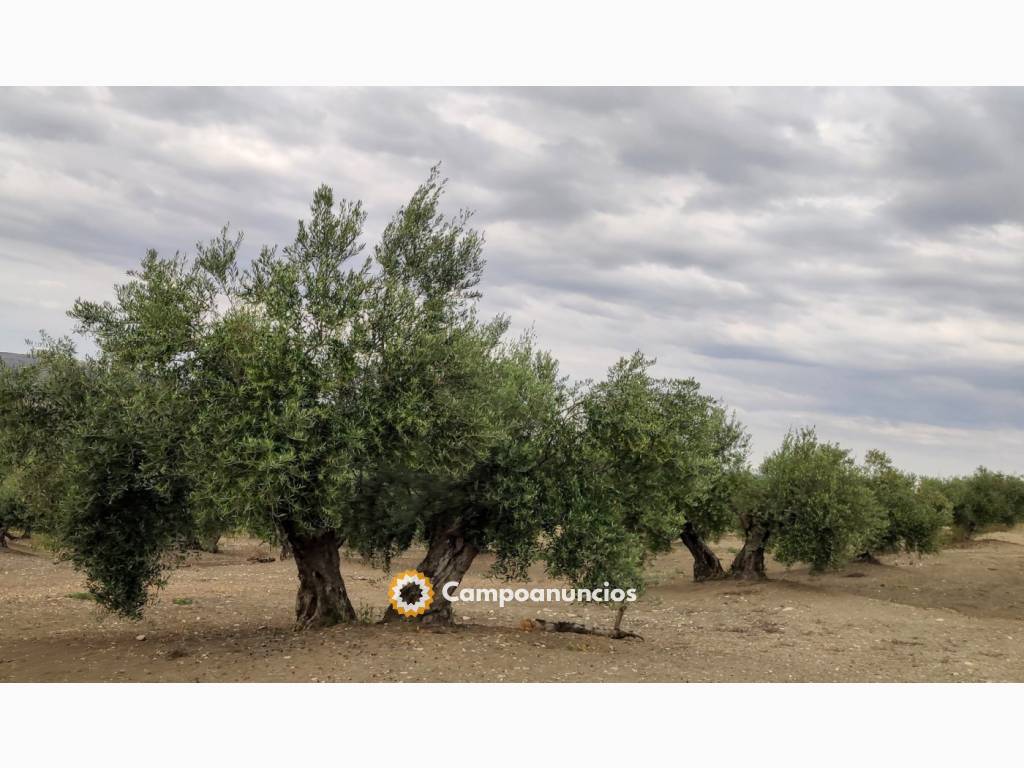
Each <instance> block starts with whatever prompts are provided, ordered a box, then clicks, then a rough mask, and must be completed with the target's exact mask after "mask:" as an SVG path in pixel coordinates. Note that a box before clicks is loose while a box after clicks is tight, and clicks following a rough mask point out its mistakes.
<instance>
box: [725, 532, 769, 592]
mask: <svg viewBox="0 0 1024 768" xmlns="http://www.w3.org/2000/svg"><path fill="white" fill-rule="evenodd" d="M767 541H768V531H767V530H766V529H765V527H764V526H763V525H761V524H760V523H754V524H752V525H750V526H749V527H748V528H747V536H746V540H745V541H744V542H743V548H742V549H741V550H740V551H739V552H737V553H736V558H735V559H734V560H733V561H732V567H731V568H730V569H729V575H730V576H731V577H732V578H734V579H749V580H751V581H756V580H760V579H764V578H765V573H764V547H765V544H766V543H767Z"/></svg>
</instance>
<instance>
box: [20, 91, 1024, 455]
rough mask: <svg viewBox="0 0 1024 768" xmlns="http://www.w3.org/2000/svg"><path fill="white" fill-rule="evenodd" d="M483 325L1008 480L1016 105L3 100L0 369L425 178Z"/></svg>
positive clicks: (883, 95) (455, 97)
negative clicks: (459, 218)
mask: <svg viewBox="0 0 1024 768" xmlns="http://www.w3.org/2000/svg"><path fill="white" fill-rule="evenodd" d="M438 161H440V162H441V163H442V169H443V173H444V175H446V176H447V177H448V178H449V179H450V183H449V191H448V195H447V204H448V206H449V209H450V211H451V212H455V211H456V210H457V209H458V208H460V207H466V208H472V209H474V210H475V211H476V212H477V213H476V219H475V222H476V226H477V227H478V228H479V229H482V230H483V231H484V232H485V234H486V238H487V246H486V257H487V262H488V265H487V270H486V274H485V279H484V284H483V290H484V293H485V298H484V302H483V308H484V310H485V311H486V312H488V313H497V312H503V313H507V314H509V315H510V316H511V317H512V319H513V321H514V324H515V326H516V327H519V328H527V327H531V326H532V327H533V328H534V329H535V330H536V333H537V336H538V337H539V340H540V342H541V344H543V345H544V346H546V347H548V348H549V349H551V350H552V351H553V352H554V353H555V354H556V355H557V356H558V357H559V358H560V359H561V361H562V365H563V369H564V371H565V372H566V373H568V374H570V375H572V376H574V377H586V376H593V377H597V376H600V375H602V373H603V371H604V370H605V369H606V368H607V366H609V365H610V364H611V363H612V362H613V361H614V360H615V359H616V358H617V357H619V356H620V355H623V354H627V353H629V352H631V351H633V350H635V349H637V348H641V349H643V350H644V351H646V352H648V353H649V354H651V355H653V356H656V357H657V358H658V366H657V369H656V370H657V372H658V373H660V374H661V375H666V376H669V375H673V376H676V375H678V376H694V377H696V378H697V379H698V380H700V381H701V382H702V383H703V385H704V386H705V388H706V389H707V390H708V391H710V392H711V393H713V394H716V395H718V396H720V397H721V398H723V399H724V401H725V402H726V403H727V404H728V405H729V406H731V407H732V408H734V409H735V410H736V411H737V413H738V415H739V416H740V418H741V419H742V420H743V421H744V422H745V423H746V424H747V425H748V427H749V429H750V431H751V433H752V436H753V448H754V457H755V459H756V458H759V457H760V456H762V455H763V454H764V453H766V452H768V451H770V450H771V449H772V448H774V447H775V446H776V445H777V444H778V442H779V441H780V439H781V438H782V435H783V434H784V433H785V431H786V429H787V428H789V427H790V426H798V425H804V424H807V425H816V426H817V428H818V431H819V434H821V435H822V436H823V437H825V438H828V439H830V440H837V441H839V442H841V443H843V444H844V445H847V446H849V447H850V448H852V449H854V450H855V451H856V452H857V453H858V455H860V454H862V453H863V451H864V450H865V449H867V448H870V447H880V448H883V449H885V450H887V451H889V452H890V453H891V454H892V455H893V457H894V458H895V459H896V461H897V462H898V463H899V464H901V465H902V466H904V467H907V468H909V469H912V470H915V471H919V472H929V473H937V474H948V473H958V472H967V471H970V470H971V469H972V468H973V467H975V466H976V465H978V464H986V465H988V466H990V467H994V468H1000V469H1004V470H1009V471H1013V472H1021V471H1024V91H1021V90H940V91H923V90H906V89H905V90H852V89H839V90H828V89H826V90H770V89H765V90H725V89H712V90H691V89H676V90H654V89H651V90H648V89H639V90H637V89H627V90H617V89H549V90H507V89H506V90H496V91H481V90H461V89H414V90H391V89H385V90H375V89H370V90H358V89H356V90H350V89H339V90H328V91H319V90H301V89H299V90H296V89H290V90H263V89H241V90H214V89H196V90H188V89H186V90H170V89H142V90H130V89H129V90H55V91H36V90H27V89H0V274H2V285H3V290H2V291H0V350H5V351H12V352H22V351H25V349H26V347H25V344H24V340H25V339H26V338H27V337H35V336H36V335H37V332H38V330H39V329H41V328H45V329H46V330H48V331H50V332H52V333H66V332H69V331H70V329H71V323H70V322H69V320H68V319H67V318H66V317H65V316H64V311H65V310H66V309H67V308H68V306H69V305H70V304H71V302H72V301H73V300H74V299H75V298H76V297H77V296H85V297H89V298H100V299H102V298H108V297H109V296H110V295H111V286H112V284H113V283H114V282H115V281H118V280H119V279H121V278H122V276H123V273H124V271H125V270H126V269H128V268H130V267H132V266H133V265H135V264H136V263H137V262H138V260H139V259H140V258H141V256H142V255H143V253H144V252H145V250H146V249H147V248H150V247H153V248H156V249H158V250H160V251H162V252H164V253H168V254H169V253H172V252H174V251H176V250H192V248H193V245H194V243H195V242H196V241H197V240H205V239H208V238H209V237H211V236H213V235H214V234H216V232H217V231H218V230H219V228H220V227H221V226H222V225H223V224H224V223H226V222H230V223H231V225H232V226H233V227H235V228H238V229H242V230H243V231H244V232H245V235H246V243H247V249H246V255H247V257H248V256H252V255H253V254H254V252H255V251H256V250H257V249H258V247H259V245H261V244H264V243H284V242H287V241H289V240H290V239H291V238H292V236H293V235H294V229H295V222H296V220H297V219H298V218H300V217H302V216H304V215H305V212H306V209H307V206H308V203H309V199H310V197H311V193H312V191H313V189H314V188H315V187H316V186H317V185H318V184H319V183H321V182H326V183H328V184H330V185H331V186H333V187H334V188H335V191H336V192H337V193H338V194H339V195H340V196H344V197H349V198H360V199H362V200H363V201H364V203H365V204H366V206H367V207H368V209H369V211H370V219H369V222H368V232H367V235H368V240H369V241H370V242H371V243H372V242H373V240H374V239H375V237H376V234H377V233H378V232H379V231H380V229H381V227H382V226H383V223H384V222H385V221H386V220H387V218H388V217H389V216H390V215H391V213H392V212H393V211H394V209H395V208H397V207H398V206H399V205H400V204H401V203H402V202H403V200H405V199H407V198H408V196H409V195H410V194H411V192H412V191H413V190H414V189H415V187H416V185H417V184H418V183H419V182H420V181H421V180H423V179H424V178H425V177H426V175H427V173H428V171H429V168H430V166H431V165H433V164H434V163H436V162H438Z"/></svg>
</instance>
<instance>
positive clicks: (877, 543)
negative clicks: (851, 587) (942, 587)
mask: <svg viewBox="0 0 1024 768" xmlns="http://www.w3.org/2000/svg"><path fill="white" fill-rule="evenodd" d="M864 474H865V478H866V481H867V484H868V487H869V488H870V489H871V492H872V493H873V494H874V497H875V500H876V501H877V502H878V504H879V506H880V507H881V509H882V512H883V514H884V517H883V525H882V526H881V527H880V528H879V530H878V532H877V533H876V535H875V537H874V538H873V539H872V540H871V541H869V542H868V543H867V547H866V549H865V550H864V552H862V553H860V555H859V559H861V560H865V561H869V562H873V561H875V559H876V558H875V555H877V554H879V553H882V552H896V551H899V550H905V551H907V552H919V553H924V552H934V551H936V550H937V549H938V547H939V536H940V534H941V532H942V530H943V528H945V527H946V526H948V525H949V524H950V523H951V522H952V514H951V510H952V505H951V504H950V503H949V501H948V499H946V498H945V497H944V496H942V495H941V494H939V493H938V492H937V491H936V490H935V489H933V488H929V487H927V486H925V487H924V488H921V487H919V486H921V482H920V481H919V479H918V478H917V477H915V476H914V475H912V474H909V473H907V472H902V471H900V470H899V469H897V468H896V467H895V466H894V465H893V463H892V460H891V459H890V458H889V456H887V455H886V454H885V453H884V452H882V451H878V450H871V451H868V452H867V454H866V456H865V458H864Z"/></svg>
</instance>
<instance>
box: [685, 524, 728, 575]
mask: <svg viewBox="0 0 1024 768" xmlns="http://www.w3.org/2000/svg"><path fill="white" fill-rule="evenodd" d="M679 538H680V539H682V542H683V544H685V545H686V548H687V549H688V550H690V554H691V555H693V580H694V581H709V580H711V579H724V578H725V569H724V568H722V562H721V561H720V560H719V559H718V555H716V554H715V553H714V552H713V551H712V550H711V547H709V546H708V545H707V542H705V541H704V539H702V538H701V537H700V534H698V533H697V531H696V530H695V529H694V527H693V524H692V523H690V522H689V521H687V523H686V525H684V526H683V531H682V533H680V534H679Z"/></svg>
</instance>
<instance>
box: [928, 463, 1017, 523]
mask: <svg viewBox="0 0 1024 768" xmlns="http://www.w3.org/2000/svg"><path fill="white" fill-rule="evenodd" d="M945 490H946V493H947V495H948V496H949V498H950V500H951V501H952V503H953V525H954V527H955V528H956V530H957V533H958V534H959V535H960V536H961V537H962V538H965V539H970V538H972V537H973V536H974V535H975V534H976V533H978V532H979V531H981V530H983V529H985V528H987V527H990V526H993V525H1013V524H1014V523H1016V522H1019V521H1020V520H1022V519H1024V480H1022V479H1021V478H1019V477H1015V476H1013V475H1007V474H1004V473H1002V472H993V471H991V470H989V469H986V468H985V467H978V468H977V469H976V470H975V471H974V473H973V474H972V475H969V476H967V477H959V478H953V479H952V480H949V481H947V482H946V483H945Z"/></svg>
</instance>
